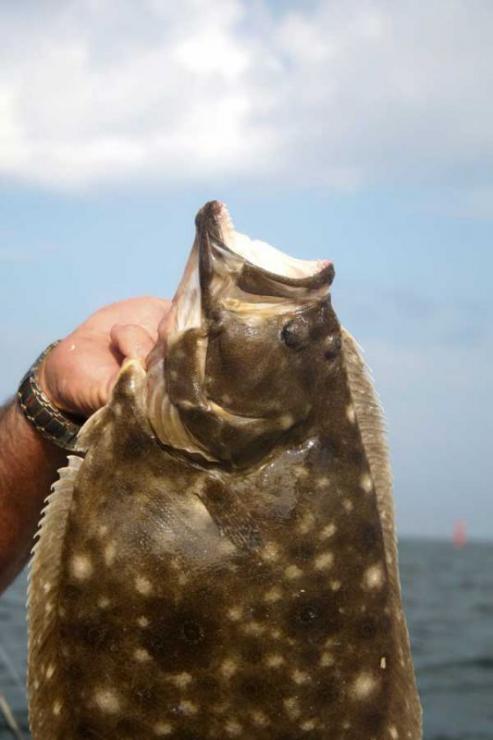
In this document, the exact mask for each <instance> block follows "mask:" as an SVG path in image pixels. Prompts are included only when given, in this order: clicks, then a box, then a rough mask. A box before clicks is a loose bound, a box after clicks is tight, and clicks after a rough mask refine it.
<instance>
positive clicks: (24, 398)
mask: <svg viewBox="0 0 493 740" xmlns="http://www.w3.org/2000/svg"><path fill="white" fill-rule="evenodd" d="M60 341H61V340H60V339H57V341H56V342H52V344H50V345H49V346H48V347H47V348H46V349H45V350H44V352H42V353H41V354H40V356H39V357H38V359H37V360H36V361H35V362H34V364H33V365H32V366H31V367H30V368H29V370H28V371H27V373H26V374H25V375H24V377H23V378H22V380H21V383H20V385H19V389H18V391H17V401H18V403H19V406H20V407H21V409H22V411H23V412H24V416H25V417H26V418H27V419H29V421H30V422H31V424H32V425H33V426H34V427H35V428H36V429H37V430H38V432H39V433H40V434H42V436H43V437H45V439H49V440H50V442H53V444H56V445H58V447H61V448H62V449H64V450H73V449H74V445H75V439H76V437H77V434H78V433H79V429H80V427H81V424H82V423H83V421H84V420H83V419H80V423H78V418H77V417H76V416H72V415H69V414H67V413H64V412H62V411H60V409H57V408H56V406H53V404H52V403H51V401H50V400H49V398H48V397H47V396H46V395H45V394H44V393H43V391H42V390H41V388H40V387H39V385H38V382H37V371H38V368H39V366H40V365H41V363H42V362H43V360H44V358H45V357H46V355H47V354H48V353H49V352H51V350H52V349H53V348H54V347H56V345H57V344H58V343H59V342H60Z"/></svg>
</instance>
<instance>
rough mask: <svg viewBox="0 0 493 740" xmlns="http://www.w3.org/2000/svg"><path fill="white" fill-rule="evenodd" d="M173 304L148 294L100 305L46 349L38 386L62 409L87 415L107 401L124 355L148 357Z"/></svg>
mask: <svg viewBox="0 0 493 740" xmlns="http://www.w3.org/2000/svg"><path fill="white" fill-rule="evenodd" d="M170 305H171V304H170V302H169V301H166V300H163V299H161V298H152V297H144V298H129V299H128V300H125V301H120V302H118V303H112V304H111V305H109V306H104V307H103V308H101V309H99V311H96V313H94V314H92V316H90V317H89V318H88V319H87V321H84V323H83V324H81V325H80V326H78V327H77V328H76V329H75V330H74V331H73V332H71V334H69V335H68V336H67V337H65V339H63V340H62V341H61V342H60V343H59V344H57V346H56V347H54V349H52V350H51V352H50V353H49V354H48V355H47V357H46V359H45V360H44V362H43V364H42V365H41V367H40V368H39V371H38V383H39V385H40V387H41V388H42V390H43V391H44V392H45V393H46V395H47V396H48V398H49V399H50V400H51V402H52V403H53V404H54V405H55V406H57V407H58V408H59V409H61V410H62V411H68V412H70V413H74V414H78V415H81V416H89V415H90V414H92V413H93V412H94V411H96V410H97V409H98V408H100V407H101V406H104V404H105V403H106V402H107V400H108V397H109V394H110V391H111V389H112V387H113V384H114V382H115V380H116V377H117V375H118V371H119V369H120V366H121V364H122V362H123V360H124V359H125V358H127V357H132V358H139V359H142V360H144V359H145V357H146V356H147V354H148V353H149V352H150V350H151V349H152V347H153V346H154V343H155V342H156V339H157V335H158V326H159V324H160V322H161V321H162V319H163V318H164V317H165V315H166V314H167V312H168V311H169V308H170Z"/></svg>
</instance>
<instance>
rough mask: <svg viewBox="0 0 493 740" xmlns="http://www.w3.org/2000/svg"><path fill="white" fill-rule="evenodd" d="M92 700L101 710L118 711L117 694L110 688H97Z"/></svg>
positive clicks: (112, 712)
mask: <svg viewBox="0 0 493 740" xmlns="http://www.w3.org/2000/svg"><path fill="white" fill-rule="evenodd" d="M94 701H95V702H96V705H97V706H98V707H99V709H100V710H101V711H102V712H105V713H107V714H117V712H119V711H120V700H119V698H118V695H117V694H116V693H115V692H114V691H112V690H111V689H98V690H97V691H96V692H95V694H94Z"/></svg>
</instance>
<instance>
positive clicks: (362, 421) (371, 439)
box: [342, 328, 398, 580]
mask: <svg viewBox="0 0 493 740" xmlns="http://www.w3.org/2000/svg"><path fill="white" fill-rule="evenodd" d="M342 342H343V353H344V359H345V363H346V370H347V374H348V381H349V390H350V392H351V398H352V401H353V405H354V411H355V414H356V420H357V423H358V427H359V430H360V433H361V437H362V440H363V446H364V448H365V452H366V455H367V459H368V464H369V466H370V472H371V476H372V478H373V484H374V486H375V493H376V497H377V506H378V513H379V517H380V523H381V526H382V532H383V537H384V545H385V553H386V558H387V566H388V568H389V570H390V571H391V572H394V575H395V577H396V578H397V572H396V566H397V548H396V535H395V522H394V503H393V498H392V471H391V468H390V461H389V449H388V444H387V435H386V428H385V418H384V415H383V410H382V405H381V403H380V399H379V398H378V395H377V393H376V391H375V387H374V385H373V379H372V376H371V372H370V370H369V369H368V367H367V365H366V363H365V361H364V359H363V355H362V350H361V348H360V346H359V345H358V343H357V342H356V340H355V339H354V337H352V336H351V334H350V333H349V332H348V331H347V330H346V329H344V328H342ZM397 580H398V579H397Z"/></svg>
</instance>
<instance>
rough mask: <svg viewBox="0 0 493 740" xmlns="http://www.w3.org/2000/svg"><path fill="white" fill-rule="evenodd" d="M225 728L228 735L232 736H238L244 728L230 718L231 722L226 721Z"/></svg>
mask: <svg viewBox="0 0 493 740" xmlns="http://www.w3.org/2000/svg"><path fill="white" fill-rule="evenodd" d="M224 729H225V730H226V732H227V733H228V735H231V736H232V737H238V736H239V735H240V734H241V731H242V729H243V728H242V726H241V725H240V724H239V723H238V722H236V721H235V720H230V721H229V722H226V724H225V726H224Z"/></svg>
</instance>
